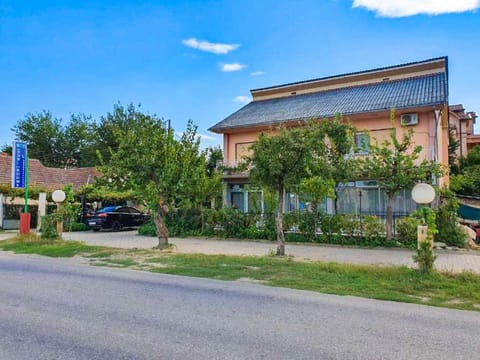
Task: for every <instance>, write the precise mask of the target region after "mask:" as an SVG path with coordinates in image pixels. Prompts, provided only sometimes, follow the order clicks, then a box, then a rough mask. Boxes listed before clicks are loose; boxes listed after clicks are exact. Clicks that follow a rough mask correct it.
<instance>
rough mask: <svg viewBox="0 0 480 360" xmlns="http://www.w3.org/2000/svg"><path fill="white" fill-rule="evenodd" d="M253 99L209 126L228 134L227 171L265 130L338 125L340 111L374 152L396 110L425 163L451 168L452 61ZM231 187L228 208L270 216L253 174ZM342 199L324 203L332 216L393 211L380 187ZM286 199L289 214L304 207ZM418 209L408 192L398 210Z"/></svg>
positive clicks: (281, 88)
mask: <svg viewBox="0 0 480 360" xmlns="http://www.w3.org/2000/svg"><path fill="white" fill-rule="evenodd" d="M251 95H252V98H253V101H251V102H250V103H249V104H247V105H245V106H244V107H243V108H241V109H239V110H238V111H236V112H235V113H233V114H231V115H230V116H228V117H226V118H225V119H224V120H222V121H220V122H219V123H217V124H216V125H214V126H212V127H211V128H210V131H213V132H215V133H218V134H223V150H224V158H225V163H226V165H228V166H233V165H235V164H236V163H237V162H238V161H240V160H241V159H242V157H244V156H245V155H246V154H248V152H249V148H250V146H251V144H252V143H253V142H254V141H255V139H256V138H257V136H258V134H259V133H260V132H262V131H265V130H267V129H269V128H272V127H275V126H278V125H284V126H287V127H288V126H296V124H298V123H299V122H301V121H306V120H310V119H329V118H330V119H331V118H333V117H334V116H335V114H337V113H340V114H341V115H342V116H343V118H344V119H345V120H348V121H350V122H351V123H352V124H353V125H354V126H355V127H356V128H357V129H358V132H357V133H356V134H355V141H356V143H357V144H359V145H360V144H363V145H362V147H361V148H362V154H363V155H365V154H368V144H366V145H365V141H366V140H367V139H368V141H377V142H381V141H382V140H383V139H386V138H387V137H388V136H389V132H390V129H391V128H392V124H391V121H390V110H391V109H395V111H396V117H395V120H394V124H393V126H394V128H395V131H396V133H397V134H401V132H403V131H404V128H405V127H409V128H412V129H413V130H414V138H413V140H414V142H415V143H416V144H418V145H422V147H423V153H422V154H421V159H422V160H423V159H427V160H434V161H436V162H437V163H439V164H443V165H445V166H446V167H447V166H448V141H449V138H448V131H449V104H448V58H447V57H440V58H435V59H429V60H425V61H419V62H414V63H408V64H402V65H395V66H389V67H384V68H377V69H373V70H367V71H360V72H354V73H349V74H341V75H334V76H329V77H324V78H319V79H313V80H306V81H300V82H295V83H289V84H282V85H276V86H270V87H265V88H261V89H254V90H251ZM452 111H453V112H454V113H455V111H456V110H454V109H450V114H451V113H452ZM470 116H471V117H472V116H473V115H470ZM452 117H453V116H452ZM462 121H464V120H461V121H460V123H462ZM470 121H471V123H473V122H474V118H473V120H472V119H471V118H470ZM460 123H459V124H460ZM469 124H470V123H469ZM469 126H470V125H469ZM472 126H473V125H472ZM367 131H368V134H369V136H367V134H366V132H367ZM460 133H461V131H460ZM466 144H468V142H467V143H466ZM466 146H467V145H466ZM447 182H448V176H444V177H443V178H440V179H437V183H438V184H440V185H442V184H445V183H447ZM224 184H225V189H224V201H225V203H226V204H227V205H234V206H235V207H237V208H238V209H240V210H242V211H244V212H248V211H263V209H264V205H263V192H262V191H261V189H255V188H253V187H251V186H249V185H248V184H249V179H248V173H237V174H226V175H225V176H224ZM337 194H338V195H337V199H336V200H333V199H325V203H324V209H325V211H326V212H327V213H334V212H339V213H356V214H358V213H361V214H378V215H380V214H383V213H384V212H385V211H386V199H385V196H384V193H383V191H382V190H380V189H379V188H378V186H377V184H376V182H375V181H355V182H351V183H348V184H342V185H341V186H339V187H338V188H337ZM285 199H286V202H285V210H286V211H289V210H297V209H302V208H304V207H305V204H303V203H302V202H301V200H300V199H299V197H298V195H297V194H295V193H291V194H287V196H286V197H285ZM415 207H416V205H415V203H414V202H413V201H412V199H411V195H410V191H403V192H402V193H400V194H399V195H398V196H397V199H396V204H395V209H394V211H395V212H396V213H397V214H406V213H409V212H411V211H412V210H413V209H415Z"/></svg>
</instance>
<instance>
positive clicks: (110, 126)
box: [95, 103, 155, 162]
mask: <svg viewBox="0 0 480 360" xmlns="http://www.w3.org/2000/svg"><path fill="white" fill-rule="evenodd" d="M144 116H145V114H144V113H142V111H141V106H140V105H138V106H135V105H134V104H132V103H130V104H128V105H127V106H123V105H122V104H120V103H118V104H115V105H114V107H113V111H112V112H108V113H107V115H105V116H102V117H101V118H100V120H99V121H98V123H97V124H96V125H95V134H96V144H95V148H96V149H97V152H98V155H99V156H100V157H101V159H102V161H104V162H108V161H110V156H111V153H112V152H116V151H117V150H118V147H119V146H120V136H124V135H125V134H126V133H127V132H128V131H129V130H130V129H132V128H133V127H134V126H135V123H136V121H137V119H139V118H142V117H144ZM153 117H155V116H153Z"/></svg>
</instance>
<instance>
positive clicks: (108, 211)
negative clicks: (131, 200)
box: [88, 206, 150, 231]
mask: <svg viewBox="0 0 480 360" xmlns="http://www.w3.org/2000/svg"><path fill="white" fill-rule="evenodd" d="M149 218H150V215H149V214H144V213H142V212H141V211H140V210H138V209H135V208H133V207H131V206H108V207H105V208H103V209H100V210H98V211H96V212H95V214H93V215H91V216H90V217H89V218H88V226H89V227H90V229H92V230H93V231H99V230H101V229H112V231H119V230H121V229H124V228H134V227H139V226H140V225H142V224H143V223H144V222H146V221H147V220H148V219H149Z"/></svg>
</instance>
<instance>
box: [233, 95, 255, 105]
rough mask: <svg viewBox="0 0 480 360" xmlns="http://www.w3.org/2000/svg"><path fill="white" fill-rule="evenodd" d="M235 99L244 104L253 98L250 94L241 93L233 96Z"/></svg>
mask: <svg viewBox="0 0 480 360" xmlns="http://www.w3.org/2000/svg"><path fill="white" fill-rule="evenodd" d="M233 101H235V102H239V103H242V104H248V103H249V102H250V101H252V98H251V97H250V96H243V95H239V96H235V97H234V98H233Z"/></svg>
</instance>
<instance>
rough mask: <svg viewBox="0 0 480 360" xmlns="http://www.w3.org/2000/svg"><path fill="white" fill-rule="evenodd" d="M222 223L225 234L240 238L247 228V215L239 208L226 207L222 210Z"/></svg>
mask: <svg viewBox="0 0 480 360" xmlns="http://www.w3.org/2000/svg"><path fill="white" fill-rule="evenodd" d="M219 220H220V224H221V226H222V233H223V236H225V237H227V238H240V237H242V231H243V229H244V228H245V215H244V214H243V213H242V212H240V211H239V210H237V209H232V208H224V209H222V210H220V219H219Z"/></svg>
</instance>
